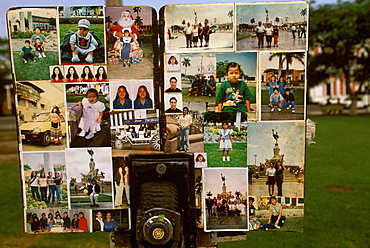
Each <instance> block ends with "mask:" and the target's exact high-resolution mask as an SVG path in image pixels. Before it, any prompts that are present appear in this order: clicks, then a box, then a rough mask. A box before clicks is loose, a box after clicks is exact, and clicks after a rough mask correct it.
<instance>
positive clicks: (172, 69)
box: [165, 53, 181, 72]
mask: <svg viewBox="0 0 370 248" xmlns="http://www.w3.org/2000/svg"><path fill="white" fill-rule="evenodd" d="M171 57H174V58H175V59H176V60H177V65H175V66H171V64H170V63H169V60H170V58H171ZM165 62H166V63H165V64H166V69H167V71H168V72H174V71H180V66H181V60H180V55H179V54H174V53H172V54H167V55H166V61H165Z"/></svg>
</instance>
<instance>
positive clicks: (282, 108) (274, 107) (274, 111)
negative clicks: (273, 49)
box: [259, 52, 306, 121]
mask: <svg viewBox="0 0 370 248" xmlns="http://www.w3.org/2000/svg"><path fill="white" fill-rule="evenodd" d="M259 63H260V70H259V71H260V73H261V75H260V80H261V81H260V96H261V97H260V100H261V104H260V108H259V109H260V112H261V114H260V117H261V121H282V120H285V121H287V120H291V121H292V120H301V121H303V120H305V115H306V104H305V101H306V99H305V98H306V53H305V52H295V53H293V52H289V53H280V52H277V53H269V52H261V53H260V56H259Z"/></svg>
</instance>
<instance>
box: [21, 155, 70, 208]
mask: <svg viewBox="0 0 370 248" xmlns="http://www.w3.org/2000/svg"><path fill="white" fill-rule="evenodd" d="M64 156H65V154H64V151H59V152H25V153H23V154H22V161H23V165H22V172H23V186H24V194H25V195H24V197H25V201H26V204H27V205H26V206H27V209H34V208H63V207H68V193H67V171H66V163H65V158H64Z"/></svg>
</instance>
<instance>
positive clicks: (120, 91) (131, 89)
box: [110, 80, 154, 110]
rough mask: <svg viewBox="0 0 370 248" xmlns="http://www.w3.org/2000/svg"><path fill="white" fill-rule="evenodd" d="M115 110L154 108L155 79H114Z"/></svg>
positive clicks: (113, 100) (113, 104)
mask: <svg viewBox="0 0 370 248" xmlns="http://www.w3.org/2000/svg"><path fill="white" fill-rule="evenodd" d="M110 85H111V87H112V99H111V100H112V106H113V108H112V109H113V110H132V109H135V110H138V109H142V110H144V109H154V87H153V80H128V81H126V80H125V81H112V82H111V83H110Z"/></svg>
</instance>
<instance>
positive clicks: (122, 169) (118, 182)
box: [113, 157, 131, 209]
mask: <svg viewBox="0 0 370 248" xmlns="http://www.w3.org/2000/svg"><path fill="white" fill-rule="evenodd" d="M127 160H128V157H114V158H113V174H114V179H113V181H114V208H115V209H122V208H123V209H126V208H129V207H130V204H131V202H130V170H129V167H128V165H127Z"/></svg>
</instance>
